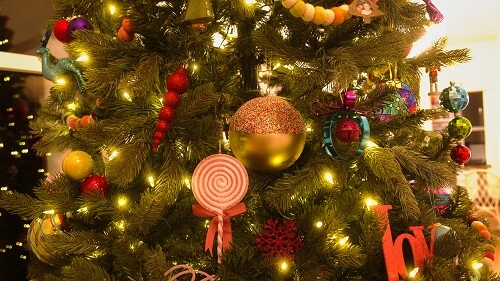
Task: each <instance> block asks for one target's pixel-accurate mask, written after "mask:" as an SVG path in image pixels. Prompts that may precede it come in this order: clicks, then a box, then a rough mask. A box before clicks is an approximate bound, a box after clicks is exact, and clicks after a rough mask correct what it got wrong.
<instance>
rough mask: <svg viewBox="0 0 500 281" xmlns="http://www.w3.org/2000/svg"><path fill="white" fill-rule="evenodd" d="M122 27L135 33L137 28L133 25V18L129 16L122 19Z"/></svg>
mask: <svg viewBox="0 0 500 281" xmlns="http://www.w3.org/2000/svg"><path fill="white" fill-rule="evenodd" d="M122 27H123V29H125V31H126V32H128V33H135V28H134V27H133V26H132V20H131V19H129V18H124V19H123V20H122Z"/></svg>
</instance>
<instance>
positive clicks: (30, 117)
mask: <svg viewBox="0 0 500 281" xmlns="http://www.w3.org/2000/svg"><path fill="white" fill-rule="evenodd" d="M26 118H28V119H29V120H31V119H33V118H35V117H34V116H33V115H28V117H26Z"/></svg>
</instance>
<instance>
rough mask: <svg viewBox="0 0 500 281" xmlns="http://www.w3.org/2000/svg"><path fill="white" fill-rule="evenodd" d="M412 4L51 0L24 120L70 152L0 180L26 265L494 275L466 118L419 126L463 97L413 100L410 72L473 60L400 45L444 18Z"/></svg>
mask: <svg viewBox="0 0 500 281" xmlns="http://www.w3.org/2000/svg"><path fill="white" fill-rule="evenodd" d="M424 2H425V3H424ZM424 2H421V3H419V2H418V1H417V2H415V1H408V0H384V1H374V0H361V1H358V0H356V1H353V2H350V1H319V2H311V3H306V2H305V1H303V0H283V1H282V2H275V1H239V0H230V1H227V0H213V1H210V0H204V1H198V0H189V1H188V2H187V3H186V2H185V0H182V1H177V0H171V1H159V0H153V1H134V0H130V1H90V0H79V1H73V0H60V1H57V2H56V3H55V14H54V15H53V17H52V18H51V19H50V20H49V21H48V29H47V32H46V34H45V36H44V37H43V39H42V40H41V46H40V49H39V50H38V51H37V53H38V54H39V55H40V58H41V63H42V69H43V74H44V77H46V78H47V79H49V80H51V81H53V82H54V87H53V88H52V89H51V91H50V95H49V97H48V99H47V100H46V102H45V104H44V105H43V107H42V108H41V109H40V111H39V118H37V119H35V120H33V121H32V123H31V127H32V129H33V132H34V134H35V135H36V136H37V138H39V140H38V141H37V143H36V144H35V145H34V148H35V149H36V151H37V153H38V154H39V155H44V154H45V153H50V152H56V151H64V150H67V149H69V150H70V152H68V154H67V155H66V156H65V157H64V159H63V160H62V163H61V167H62V172H60V173H55V174H52V175H51V176H50V177H48V178H47V179H45V180H44V181H40V182H39V184H38V185H36V186H35V187H34V196H29V195H26V194H23V193H21V192H17V191H15V190H11V189H8V190H3V192H1V194H0V207H1V208H3V209H6V210H8V211H10V212H12V213H14V214H18V215H20V216H21V217H23V218H25V219H27V220H28V221H29V222H30V223H31V226H30V228H29V231H28V234H27V244H28V248H29V249H30V250H31V256H30V260H31V262H30V268H29V274H28V277H29V278H30V279H35V280H194V278H195V275H196V276H197V277H198V278H199V279H200V280H201V279H203V280H390V281H392V280H400V279H404V280H431V279H432V280H500V278H499V277H497V276H496V275H495V274H494V273H493V272H492V271H491V267H492V266H493V259H494V252H495V248H494V244H495V237H494V236H492V235H491V234H490V233H489V231H488V223H487V221H486V220H485V219H484V218H482V217H478V216H476V215H475V214H474V213H473V205H472V202H471V200H470V199H469V197H468V194H467V191H466V189H465V188H464V187H461V186H458V185H457V184H456V175H457V173H459V172H460V169H461V167H462V166H461V165H462V164H464V163H465V162H466V161H467V160H468V158H470V154H468V153H469V151H468V149H467V148H466V147H465V146H462V145H460V141H461V140H462V139H463V138H464V137H466V135H467V131H468V130H469V127H470V126H469V125H470V123H469V124H467V122H466V121H464V120H460V122H459V121H458V120H456V121H455V122H453V123H450V125H449V126H448V127H449V128H447V129H445V130H443V131H441V132H429V131H425V130H424V129H423V127H422V124H423V122H424V121H426V120H432V119H437V118H441V117H442V116H443V115H444V114H446V112H452V113H459V111H460V110H462V109H463V108H464V107H465V106H466V105H467V93H466V92H465V90H464V89H462V88H460V87H458V86H454V85H451V86H450V87H449V88H446V89H442V93H441V95H440V99H441V103H442V105H443V106H442V108H438V109H420V108H419V106H418V105H419V101H420V95H419V94H418V89H419V86H420V80H421V76H422V70H423V69H424V70H425V69H428V70H433V69H437V68H440V67H442V69H445V66H448V65H451V64H454V63H463V62H466V61H468V60H469V59H470V57H469V52H468V50H466V49H459V50H446V49H445V47H446V40H445V39H439V40H436V41H435V42H434V43H433V44H432V46H430V47H429V48H428V49H427V50H426V51H424V52H423V53H421V54H419V55H417V56H413V57H408V53H409V51H410V49H411V48H412V44H413V42H415V41H416V40H418V39H419V38H421V37H422V36H423V34H424V33H425V28H426V27H428V26H429V25H431V24H437V23H439V21H440V20H441V19H442V15H441V14H440V12H439V11H438V10H437V9H436V7H434V6H433V5H432V3H431V2H430V1H424ZM49 40H58V41H60V42H62V44H65V45H64V46H65V49H66V50H67V52H68V57H67V58H55V57H53V56H51V54H50V50H49V49H48V48H47V43H48V41H49ZM442 71H444V70H442ZM426 94H427V93H425V95H426ZM425 95H424V96H425ZM185 275H186V276H185ZM165 276H166V277H165ZM191 278H192V279H191Z"/></svg>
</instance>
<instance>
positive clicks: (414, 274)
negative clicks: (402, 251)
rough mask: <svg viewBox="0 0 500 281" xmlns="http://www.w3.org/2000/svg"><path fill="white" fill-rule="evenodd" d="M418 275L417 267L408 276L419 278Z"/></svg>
mask: <svg viewBox="0 0 500 281" xmlns="http://www.w3.org/2000/svg"><path fill="white" fill-rule="evenodd" d="M417 273H418V267H415V268H414V269H413V270H412V271H410V273H408V276H409V277H410V278H415V276H417Z"/></svg>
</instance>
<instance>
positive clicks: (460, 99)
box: [439, 82, 469, 113]
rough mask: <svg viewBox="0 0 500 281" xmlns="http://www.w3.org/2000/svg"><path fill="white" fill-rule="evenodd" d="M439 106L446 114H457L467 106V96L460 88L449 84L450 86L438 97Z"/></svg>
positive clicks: (452, 83) (451, 83)
mask: <svg viewBox="0 0 500 281" xmlns="http://www.w3.org/2000/svg"><path fill="white" fill-rule="evenodd" d="M439 104H440V105H441V106H442V107H443V108H444V109H446V111H448V112H454V113H457V112H459V111H461V110H463V109H464V108H466V107H467V105H468V104H469V94H468V93H467V92H466V91H465V90H464V89H463V88H461V87H459V86H455V83H454V82H450V86H449V87H448V88H445V89H444V90H443V91H442V92H441V95H440V96H439Z"/></svg>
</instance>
